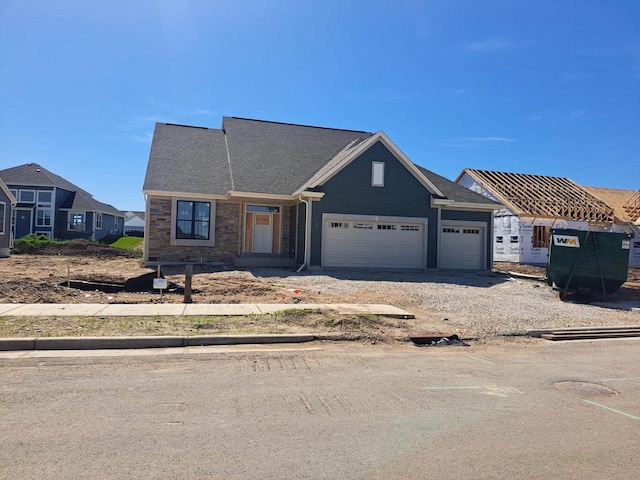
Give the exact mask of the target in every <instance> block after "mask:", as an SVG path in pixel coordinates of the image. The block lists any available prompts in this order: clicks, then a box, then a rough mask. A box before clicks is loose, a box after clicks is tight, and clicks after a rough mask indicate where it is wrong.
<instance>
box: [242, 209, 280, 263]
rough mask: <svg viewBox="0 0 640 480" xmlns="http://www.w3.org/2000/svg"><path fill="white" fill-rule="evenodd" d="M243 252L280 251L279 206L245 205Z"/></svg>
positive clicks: (273, 252)
mask: <svg viewBox="0 0 640 480" xmlns="http://www.w3.org/2000/svg"><path fill="white" fill-rule="evenodd" d="M244 245H245V248H244V252H245V253H266V254H275V253H279V252H280V207H271V206H264V205H247V207H246V212H245V241H244Z"/></svg>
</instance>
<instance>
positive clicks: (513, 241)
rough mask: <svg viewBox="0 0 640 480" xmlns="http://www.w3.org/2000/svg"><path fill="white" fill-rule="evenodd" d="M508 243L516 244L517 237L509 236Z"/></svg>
mask: <svg viewBox="0 0 640 480" xmlns="http://www.w3.org/2000/svg"><path fill="white" fill-rule="evenodd" d="M509 238H510V239H509V243H518V235H511V237H509Z"/></svg>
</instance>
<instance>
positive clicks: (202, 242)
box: [170, 197, 216, 247]
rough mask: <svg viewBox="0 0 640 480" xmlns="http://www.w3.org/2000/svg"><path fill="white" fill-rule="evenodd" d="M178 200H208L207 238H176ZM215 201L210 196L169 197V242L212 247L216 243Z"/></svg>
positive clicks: (178, 244) (177, 244)
mask: <svg viewBox="0 0 640 480" xmlns="http://www.w3.org/2000/svg"><path fill="white" fill-rule="evenodd" d="M178 201H181V202H208V203H210V204H211V209H210V210H209V215H210V217H209V240H190V239H188V238H176V219H177V216H178ZM215 232H216V201H215V199H213V198H211V199H209V198H187V197H173V198H172V199H171V239H170V244H171V245H175V246H193V247H213V246H215V244H216V241H215V240H216V239H215Z"/></svg>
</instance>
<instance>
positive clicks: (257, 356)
mask: <svg viewBox="0 0 640 480" xmlns="http://www.w3.org/2000/svg"><path fill="white" fill-rule="evenodd" d="M201 348H202V350H198V349H195V348H190V349H189V350H182V351H181V350H178V351H176V352H173V354H171V355H168V354H158V355H149V354H147V355H136V354H134V353H129V354H126V355H117V354H114V352H110V353H109V355H110V356H101V355H100V353H99V352H97V353H96V352H86V353H85V354H78V352H73V354H70V355H65V354H64V352H54V353H55V355H54V354H52V355H51V356H47V354H46V352H43V353H42V354H40V356H34V357H29V358H11V357H9V356H6V354H5V356H0V408H1V417H0V418H1V419H0V428H1V431H2V435H1V436H0V465H1V466H2V467H1V468H0V478H3V479H4V478H6V479H16V478H28V479H31V478H36V479H37V478H43V479H44V478H46V479H69V478H104V479H116V478H118V479H125V478H136V479H146V478H158V479H160V478H161V479H165V478H166V479H173V478H202V479H205V478H206V479H245V478H273V479H302V478H310V479H316V478H318V479H341V478H344V479H378V478H379V479H394V478H397V479H406V478H424V479H429V478H434V479H447V478H451V479H454V478H455V479H459V478H474V479H478V478H527V479H549V478H567V479H570V478H571V479H577V478H580V479H602V478H617V479H626V478H628V479H632V478H633V479H635V478H637V472H638V471H640V456H639V455H638V451H639V447H638V446H639V444H640V341H639V340H637V339H631V340H613V341H612V340H607V341H586V342H572V343H571V342H564V343H552V342H546V341H544V340H512V341H506V340H505V341H501V342H499V343H494V344H485V345H473V346H472V347H469V348H465V347H445V348H418V347H413V346H409V345H403V346H394V347H389V346H384V345H383V346H380V345H358V344H324V343H311V344H305V345H304V346H281V345H280V346H277V347H276V346H259V347H246V348H242V347H235V348H231V347H201ZM197 352H202V353H197ZM567 381H569V382H574V383H570V384H566V383H564V384H563V385H565V386H566V385H569V386H570V387H572V386H577V387H581V388H579V389H578V388H576V389H573V388H569V389H568V390H567V389H566V388H565V389H564V390H559V389H558V388H556V387H555V386H554V384H556V383H558V382H567ZM575 382H584V383H575Z"/></svg>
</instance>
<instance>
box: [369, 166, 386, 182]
mask: <svg viewBox="0 0 640 480" xmlns="http://www.w3.org/2000/svg"><path fill="white" fill-rule="evenodd" d="M371 186H372V187H384V162H371Z"/></svg>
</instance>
